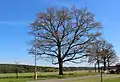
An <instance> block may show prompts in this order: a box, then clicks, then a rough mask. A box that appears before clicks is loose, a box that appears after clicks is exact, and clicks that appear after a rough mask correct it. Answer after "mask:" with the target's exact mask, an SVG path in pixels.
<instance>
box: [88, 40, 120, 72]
mask: <svg viewBox="0 0 120 82" xmlns="http://www.w3.org/2000/svg"><path fill="white" fill-rule="evenodd" d="M90 50H91V52H90V53H91V54H90V56H89V62H90V63H97V64H98V71H99V72H100V69H99V67H100V66H99V65H100V63H102V64H103V65H104V70H106V68H107V66H106V65H108V69H109V66H110V65H111V64H113V63H115V62H117V61H118V57H117V55H116V53H115V51H114V49H113V46H112V44H109V43H107V42H106V41H99V42H98V43H95V44H94V45H93V47H92V48H91V49H90Z"/></svg>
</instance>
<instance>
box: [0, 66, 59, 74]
mask: <svg viewBox="0 0 120 82" xmlns="http://www.w3.org/2000/svg"><path fill="white" fill-rule="evenodd" d="M37 70H38V72H56V71H58V68H55V67H41V66H37ZM16 72H19V73H27V72H34V66H30V65H15V64H0V73H16Z"/></svg>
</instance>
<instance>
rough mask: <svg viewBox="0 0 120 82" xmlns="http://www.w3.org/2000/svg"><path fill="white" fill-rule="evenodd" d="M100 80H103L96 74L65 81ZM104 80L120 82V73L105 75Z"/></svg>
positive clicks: (90, 81) (91, 81)
mask: <svg viewBox="0 0 120 82" xmlns="http://www.w3.org/2000/svg"><path fill="white" fill-rule="evenodd" d="M118 76H119V77H118ZM100 81H101V78H100V76H95V77H89V78H83V79H75V80H71V81H65V82H100ZM103 82H120V75H109V74H108V75H104V76H103Z"/></svg>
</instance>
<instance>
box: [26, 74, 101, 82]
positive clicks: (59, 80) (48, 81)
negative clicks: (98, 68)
mask: <svg viewBox="0 0 120 82" xmlns="http://www.w3.org/2000/svg"><path fill="white" fill-rule="evenodd" d="M97 76H100V75H89V76H82V77H72V78H64V79H50V80H48V79H47V80H39V81H28V82H64V81H71V80H75V79H84V78H90V77H97Z"/></svg>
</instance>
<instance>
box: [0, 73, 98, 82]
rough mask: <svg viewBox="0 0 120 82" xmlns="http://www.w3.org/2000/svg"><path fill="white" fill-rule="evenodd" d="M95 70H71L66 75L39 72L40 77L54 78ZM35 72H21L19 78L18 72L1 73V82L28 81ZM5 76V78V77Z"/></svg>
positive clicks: (81, 74)
mask: <svg viewBox="0 0 120 82" xmlns="http://www.w3.org/2000/svg"><path fill="white" fill-rule="evenodd" d="M94 74H96V73H95V72H89V71H70V72H64V75H62V76H60V75H58V72H42V73H38V79H39V80H43V79H54V78H69V77H79V76H87V75H94ZM33 76H34V73H19V78H18V79H17V78H16V74H13V73H9V74H0V77H1V79H0V82H26V81H28V80H34V79H33V78H34V77H33ZM3 78H4V79H3Z"/></svg>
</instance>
